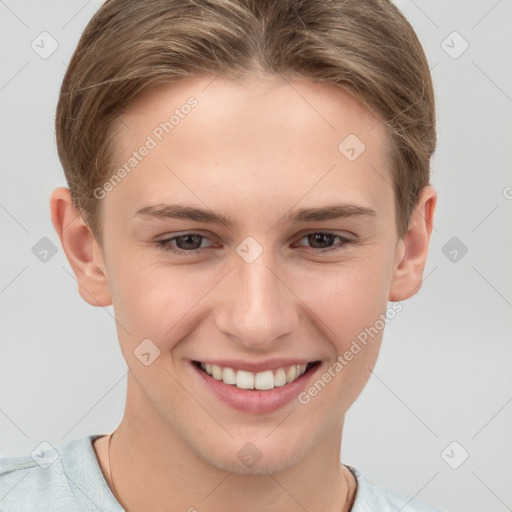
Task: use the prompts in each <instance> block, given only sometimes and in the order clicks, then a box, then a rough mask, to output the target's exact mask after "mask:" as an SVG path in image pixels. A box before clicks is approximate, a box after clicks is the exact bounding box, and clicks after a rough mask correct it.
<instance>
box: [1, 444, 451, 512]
mask: <svg viewBox="0 0 512 512" xmlns="http://www.w3.org/2000/svg"><path fill="white" fill-rule="evenodd" d="M100 436H101V435H99V434H98V435H90V436H85V437H80V438H75V439H72V440H70V441H68V442H67V443H65V444H63V445H61V446H59V447H56V448H53V447H51V446H50V445H49V444H47V445H45V444H43V445H42V447H41V450H40V451H39V452H37V453H34V454H33V456H32V455H27V456H22V457H0V512H36V511H37V512H43V511H44V512H85V511H96V512H98V511H101V512H123V508H122V507H121V505H119V503H118V502H117V501H116V499H115V497H114V496H113V494H112V493H111V491H110V488H109V487H108V485H107V482H106V480H105V478H104V476H103V473H102V472H101V468H100V466H99V462H98V459H97V457H96V452H95V451H94V448H93V445H92V443H93V441H94V440H95V439H96V438H97V437H100ZM347 467H348V468H349V469H350V470H351V471H352V473H353V474H354V476H355V477H356V479H357V493H356V498H355V502H354V505H353V507H352V509H351V510H352V512H374V511H375V512H377V511H378V512H398V511H400V512H441V511H440V510H438V509H436V508H433V507H430V506H428V505H425V504H423V503H420V502H418V501H415V500H411V499H410V498H407V497H406V496H405V495H403V494H400V493H397V492H395V491H391V490H389V489H384V488H381V487H377V486H376V485H373V484H372V483H370V482H369V481H367V480H366V479H365V478H364V477H363V475H362V474H361V473H360V471H358V470H357V469H356V468H355V467H353V466H347Z"/></svg>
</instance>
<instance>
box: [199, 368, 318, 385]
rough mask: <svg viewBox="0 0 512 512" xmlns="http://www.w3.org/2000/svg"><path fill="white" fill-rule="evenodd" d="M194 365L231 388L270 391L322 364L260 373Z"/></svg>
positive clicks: (275, 369)
mask: <svg viewBox="0 0 512 512" xmlns="http://www.w3.org/2000/svg"><path fill="white" fill-rule="evenodd" d="M193 364H194V365H196V366H197V367H198V368H199V369H200V370H201V371H203V372H204V373H206V374H207V375H209V376H210V377H213V378H214V379H215V380H218V381H222V382H224V384H227V385H229V386H236V387H237V388H238V389H246V390H250V389H255V390H259V391H268V390H271V389H274V388H277V387H282V386H286V385H288V384H291V383H292V382H295V381H296V380H297V379H299V378H300V377H302V375H304V374H305V373H306V372H308V371H310V370H311V369H312V368H314V367H315V366H317V365H318V364H320V361H312V362H309V363H307V364H292V365H287V366H281V367H279V368H274V369H272V370H264V371H262V372H258V373H254V372H249V371H246V370H237V369H234V368H231V367H223V366H218V365H215V364H209V363H201V362H200V361H193Z"/></svg>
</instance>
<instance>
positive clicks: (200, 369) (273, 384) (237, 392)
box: [191, 361, 321, 414]
mask: <svg viewBox="0 0 512 512" xmlns="http://www.w3.org/2000/svg"><path fill="white" fill-rule="evenodd" d="M191 363H192V368H194V370H195V373H196V375H197V376H198V377H199V378H200V381H202V382H203V385H206V389H207V390H208V391H209V392H210V393H212V396H213V397H215V398H218V399H220V400H221V401H222V402H223V403H224V404H227V405H228V406H230V407H231V408H234V409H237V410H239V411H243V412H249V413H253V414H262V413H269V412H272V411H275V410H277V409H279V408H281V407H283V406H284V405H286V404H287V403H290V402H292V401H293V400H294V399H296V398H297V397H298V395H299V394H300V392H301V391H303V390H304V389H305V388H306V386H307V385H308V382H309V381H311V379H312V378H313V376H314V374H315V373H317V370H318V368H319V367H320V365H321V361H311V362H297V363H296V364H284V362H283V363H281V364H283V366H278V365H277V364H274V365H272V366H274V367H273V368H269V367H268V365H267V367H266V368H265V366H262V365H249V364H247V363H245V364H244V363H243V362H240V363H236V364H235V363H234V362H231V365H230V366H228V364H229V362H223V363H222V365H221V364H220V362H219V364H213V362H211V363H207V362H202V361H191ZM286 363H288V362H286ZM251 367H252V369H253V370H259V371H254V372H253V371H249V368H251ZM242 368H243V369H242Z"/></svg>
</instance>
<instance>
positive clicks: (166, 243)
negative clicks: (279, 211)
mask: <svg viewBox="0 0 512 512" xmlns="http://www.w3.org/2000/svg"><path fill="white" fill-rule="evenodd" d="M315 234H322V235H332V236H333V237H334V238H339V239H340V240H341V241H340V242H338V243H337V244H335V245H334V246H333V247H326V248H320V249H318V248H315V247H307V246H306V245H302V244H300V243H299V242H301V241H302V240H303V239H305V238H306V237H308V236H309V235H315ZM187 235H198V236H200V237H201V238H202V240H201V243H202V242H203V240H209V241H210V242H213V241H212V240H211V238H210V237H208V236H206V235H205V234H203V233H201V232H196V231H183V232H178V233H173V234H169V235H167V236H165V237H164V238H161V239H157V240H155V241H154V243H155V245H156V246H157V247H158V248H160V249H161V250H164V251H167V252H170V253H174V254H178V255H189V256H193V255H197V254H200V253H202V252H203V251H204V250H205V249H209V248H211V247H212V245H214V244H215V242H213V243H212V244H211V245H209V246H207V247H200V248H198V249H192V250H189V251H187V250H185V249H179V248H178V247H174V246H173V245H172V244H171V243H172V242H173V241H174V240H176V239H177V238H180V237H182V236H187ZM351 235H352V236H349V237H347V236H345V235H343V234H340V233H337V232H334V231H330V230H328V229H323V230H322V229H316V230H315V229H313V230H306V231H303V232H301V233H299V234H297V235H295V238H296V240H297V241H296V242H295V243H294V244H297V245H298V247H305V248H306V249H309V250H310V251H311V252H314V253H317V254H327V253H329V252H337V251H343V250H344V249H346V247H347V246H350V245H355V244H356V243H357V241H358V238H357V236H356V235H354V234H353V233H351ZM297 237H298V238H297Z"/></svg>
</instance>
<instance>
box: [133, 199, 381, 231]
mask: <svg viewBox="0 0 512 512" xmlns="http://www.w3.org/2000/svg"><path fill="white" fill-rule="evenodd" d="M134 217H145V218H148V219H179V220H193V221H196V222H202V223H205V224H219V225H222V226H226V227H230V228H231V227H235V226H236V225H237V224H238V223H237V222H236V221H235V220H234V219H231V218H230V217H227V216H225V215H223V214H222V213H220V212H215V211H213V210H205V209H201V208H196V207H193V206H186V205H180V204H156V205H151V206H145V207H143V208H141V209H140V210H138V211H137V212H136V213H135V215H134ZM347 217H372V218H377V212H376V211H375V210H372V209H371V208H368V207H366V206H360V205H355V204H348V203H341V204H340V203H338V204H332V205H328V206H322V207H320V208H302V209H300V210H295V211H293V210H292V211H291V212H288V213H287V214H286V215H285V216H284V217H283V219H281V221H280V223H282V222H290V223H292V224H301V223H306V222H318V221H324V220H332V219H340V218H347Z"/></svg>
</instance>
